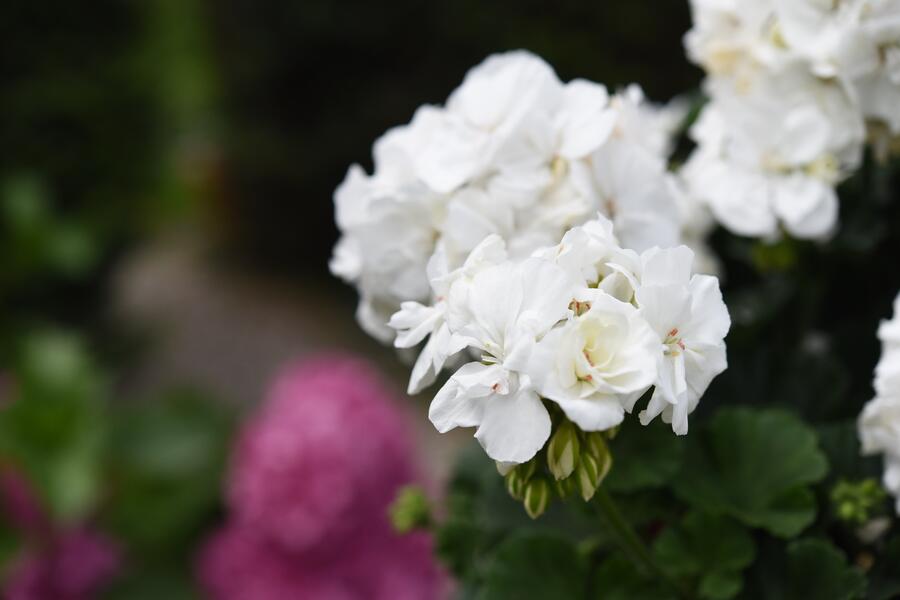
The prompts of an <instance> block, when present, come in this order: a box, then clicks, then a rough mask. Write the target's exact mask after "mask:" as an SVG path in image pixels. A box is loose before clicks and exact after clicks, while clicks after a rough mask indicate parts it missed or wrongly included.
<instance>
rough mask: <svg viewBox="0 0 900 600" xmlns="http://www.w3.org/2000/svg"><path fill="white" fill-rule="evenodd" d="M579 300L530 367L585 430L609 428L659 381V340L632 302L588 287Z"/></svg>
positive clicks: (535, 354)
mask: <svg viewBox="0 0 900 600" xmlns="http://www.w3.org/2000/svg"><path fill="white" fill-rule="evenodd" d="M575 303H576V308H575V310H574V312H573V313H572V314H570V316H569V318H568V320H567V321H566V323H565V324H564V325H562V326H560V327H556V328H554V329H553V330H551V331H550V332H549V333H547V334H546V335H545V336H544V337H543V338H542V339H541V340H540V341H539V342H538V344H537V346H536V347H535V350H534V352H533V354H532V356H531V361H530V364H529V372H530V373H531V376H532V378H533V379H534V380H535V383H536V385H537V388H538V390H539V391H540V393H541V395H543V396H545V397H546V398H549V399H550V400H553V401H554V402H556V403H557V404H559V406H560V408H562V410H563V412H565V413H566V416H567V417H569V419H571V420H572V421H573V422H574V423H575V424H576V425H578V426H579V427H580V428H581V429H582V430H584V431H604V430H606V429H610V428H611V427H615V426H616V425H618V424H619V423H621V422H622V419H623V417H624V413H625V410H628V411H629V412H630V411H631V409H632V408H633V406H634V403H635V401H637V399H638V398H639V397H640V396H641V394H643V393H644V392H645V391H646V390H647V389H648V388H649V387H650V385H652V384H653V381H654V380H655V379H656V350H657V347H658V345H659V343H658V342H657V340H656V337H655V336H654V334H653V332H652V331H651V330H650V328H649V326H648V325H647V322H646V321H645V320H644V319H643V318H641V316H640V313H639V312H638V310H637V309H636V308H635V307H634V306H632V305H631V304H629V303H626V302H622V301H620V300H616V299H615V298H613V297H612V296H610V295H608V294H606V293H604V292H602V291H600V290H585V291H584V292H583V293H582V294H581V295H579V297H578V298H577V299H576V301H575Z"/></svg>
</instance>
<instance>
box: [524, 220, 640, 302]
mask: <svg viewBox="0 0 900 600" xmlns="http://www.w3.org/2000/svg"><path fill="white" fill-rule="evenodd" d="M535 256H540V257H542V258H545V259H547V260H553V261H555V262H556V264H558V265H559V266H560V267H562V268H563V269H565V270H566V272H567V273H569V276H570V277H571V278H572V280H573V281H580V282H583V284H584V286H585V287H589V288H598V289H600V290H602V291H604V292H606V293H607V294H609V295H610V296H612V297H613V298H616V299H618V300H621V301H623V302H631V299H632V298H633V297H634V281H635V280H636V273H638V272H639V268H640V257H639V256H638V254H637V253H636V252H635V251H634V250H626V249H623V248H622V247H620V246H619V242H618V240H617V239H616V236H615V234H614V233H613V224H612V222H610V220H609V219H607V218H606V217H604V216H603V215H597V217H596V218H595V219H594V220H592V221H588V222H587V223H585V224H584V225H582V226H580V227H573V228H572V229H570V230H569V231H567V232H566V234H565V235H564V236H563V238H562V241H561V242H560V243H559V244H557V245H556V246H551V247H548V248H544V249H542V250H539V251H537V252H536V253H535Z"/></svg>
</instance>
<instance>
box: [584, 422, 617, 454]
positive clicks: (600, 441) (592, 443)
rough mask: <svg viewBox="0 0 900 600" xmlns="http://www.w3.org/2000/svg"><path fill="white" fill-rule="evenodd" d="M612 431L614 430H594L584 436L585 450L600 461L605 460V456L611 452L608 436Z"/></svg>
mask: <svg viewBox="0 0 900 600" xmlns="http://www.w3.org/2000/svg"><path fill="white" fill-rule="evenodd" d="M610 431H612V430H607V431H592V432H590V433H588V434H587V435H586V436H585V438H584V450H585V451H586V452H587V453H588V454H590V455H591V456H593V457H594V458H596V459H597V461H598V462H603V461H605V460H606V458H605V457H606V456H607V455H608V454H609V446H607V445H606V436H608V435H609V432H610Z"/></svg>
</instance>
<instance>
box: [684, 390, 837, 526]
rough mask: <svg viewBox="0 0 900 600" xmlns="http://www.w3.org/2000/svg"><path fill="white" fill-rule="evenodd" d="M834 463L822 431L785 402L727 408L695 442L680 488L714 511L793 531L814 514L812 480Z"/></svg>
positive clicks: (691, 441) (748, 522)
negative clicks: (783, 407)
mask: <svg viewBox="0 0 900 600" xmlns="http://www.w3.org/2000/svg"><path fill="white" fill-rule="evenodd" d="M827 470H828V462H827V460H826V459H825V455H824V454H823V453H822V452H821V451H820V450H819V448H818V446H817V443H816V435H815V433H814V432H813V431H812V430H811V429H810V428H809V427H807V426H806V425H805V424H804V423H803V422H802V421H800V420H799V419H797V418H796V417H794V416H792V415H790V414H789V413H786V412H783V411H780V410H773V409H767V410H753V409H749V408H744V407H741V408H728V409H723V410H720V411H719V412H718V414H716V416H715V417H714V418H713V419H712V420H711V422H710V423H709V424H708V425H707V426H706V427H705V428H704V429H702V430H701V431H700V432H697V433H695V434H693V435H692V436H691V437H690V439H689V443H688V449H687V452H686V456H685V461H684V467H683V469H682V471H681V473H679V475H678V477H676V478H675V479H674V480H673V486H674V489H675V492H676V494H677V495H678V496H679V497H680V498H681V499H682V500H684V501H685V502H687V503H688V504H691V505H693V506H695V507H697V508H700V509H702V510H704V511H706V512H709V513H713V514H728V515H730V516H733V517H734V518H736V519H738V520H739V521H741V522H742V523H744V524H746V525H750V526H753V527H762V528H764V529H767V530H768V531H770V532H771V533H772V534H773V535H777V536H781V537H791V536H794V535H796V534H798V533H799V532H800V531H802V530H803V528H805V527H806V526H807V525H809V524H810V523H811V522H812V521H813V519H814V518H815V510H816V504H815V498H814V497H813V494H812V492H811V491H810V490H809V488H808V487H807V486H808V484H811V483H814V482H817V481H820V480H821V479H822V478H823V477H824V476H825V474H826V472H827Z"/></svg>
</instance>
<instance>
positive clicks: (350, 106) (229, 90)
mask: <svg viewBox="0 0 900 600" xmlns="http://www.w3.org/2000/svg"><path fill="white" fill-rule="evenodd" d="M688 27H689V14H688V8H687V3H681V2H663V3H661V2H657V1H655V0H630V1H628V2H593V3H584V2H577V1H574V0H560V1H557V2H553V3H544V2H527V1H521V0H517V1H512V0H503V1H498V2H492V3H483V2H475V1H474V0H460V1H458V2H453V3H442V2H432V3H425V2H416V1H413V0H399V1H397V2H392V3H389V4H379V3H371V2H365V1H362V0H358V1H351V0H338V1H335V0H306V1H304V2H297V1H288V0H269V1H267V2H253V1H250V0H217V1H216V2H212V1H206V0H142V1H140V2H138V1H136V0H94V1H93V2H90V3H87V4H85V3H71V2H49V3H38V2H28V1H24V0H7V1H6V2H3V3H2V5H0V65H2V66H0V77H2V79H0V82H2V83H0V331H2V335H0V365H2V367H3V369H2V371H0V403H2V405H3V406H4V408H3V410H2V411H0V475H2V479H3V481H2V482H0V490H2V492H3V494H5V497H6V505H7V519H5V520H4V521H3V522H2V523H0V564H2V567H0V574H2V576H3V578H4V581H5V583H4V585H8V582H9V581H11V579H12V578H13V576H14V575H16V574H17V575H16V577H19V575H21V573H22V572H27V573H28V577H31V579H28V577H25V579H28V581H26V583H28V582H30V584H31V585H32V588H27V586H26V587H25V588H22V589H32V592H29V593H30V594H31V595H30V596H29V595H28V593H25V592H22V593H21V594H20V595H18V596H15V597H16V598H57V597H58V598H63V597H65V598H76V597H94V596H95V595H96V594H99V593H100V592H98V591H97V590H98V589H100V588H97V587H95V586H94V585H93V582H92V581H81V580H78V578H77V577H76V578H75V579H76V580H77V581H75V582H74V583H71V586H70V587H71V589H69V588H65V585H69V584H65V585H63V584H64V583H65V582H62V580H63V579H65V576H63V575H61V574H60V573H61V572H62V571H65V569H63V568H62V567H61V566H60V565H61V564H63V563H64V561H63V559H62V558H60V557H61V556H62V555H63V554H64V553H65V552H66V551H67V550H66V548H70V547H72V548H76V551H74V552H75V554H76V555H81V556H92V557H94V558H93V559H91V560H93V562H92V563H91V564H92V565H93V567H92V568H93V569H94V571H96V573H97V579H98V580H100V579H104V577H105V578H106V579H110V580H112V579H115V580H116V581H117V582H118V583H115V585H113V586H112V587H111V588H108V589H106V588H104V589H106V591H105V592H104V593H105V594H109V595H110V597H127V598H138V597H147V598H159V597H167V598H173V597H193V595H194V594H196V593H197V590H196V586H195V584H194V579H195V578H194V575H193V573H192V566H191V565H192V563H193V561H194V556H195V554H196V551H197V550H196V549H197V547H198V545H199V544H200V543H201V541H202V539H203V538H204V537H205V536H206V535H207V533H206V532H208V531H209V530H210V528H212V527H215V526H216V524H217V523H220V522H221V521H222V520H223V519H226V518H227V517H226V516H224V515H225V514H226V513H227V511H228V507H227V506H225V503H224V502H223V501H222V499H221V496H222V489H223V487H224V486H225V484H224V483H223V478H225V477H227V475H226V465H227V463H228V456H229V455H230V453H231V450H230V448H231V447H232V446H233V437H234V435H235V433H234V432H235V431H236V430H237V429H239V427H240V425H239V423H240V421H241V419H242V418H244V417H243V416H242V415H244V414H245V413H247V412H248V411H251V410H253V407H254V406H256V405H257V404H259V403H260V402H261V401H262V399H263V398H264V397H265V394H266V389H267V387H268V385H269V382H270V381H271V380H272V379H273V377H274V376H275V374H276V373H278V372H279V370H280V369H281V368H282V366H283V365H284V364H285V363H286V362H287V361H289V360H291V359H294V358H296V357H298V356H304V355H309V354H312V353H315V352H320V351H325V350H344V351H350V352H353V353H356V354H360V355H363V356H365V357H367V358H368V359H370V360H372V361H375V362H376V363H377V364H378V365H379V366H380V367H381V368H382V369H383V371H384V372H385V373H387V374H388V375H387V376H388V378H389V379H390V380H391V381H392V382H393V384H394V385H395V387H396V389H397V390H402V389H403V388H404V387H405V385H404V384H405V379H406V373H407V370H406V367H405V366H403V364H402V363H401V362H400V361H399V360H398V359H397V357H396V356H395V354H394V352H393V351H392V350H390V349H386V348H382V347H380V346H378V345H377V344H376V343H375V342H373V341H372V340H370V339H369V338H367V337H366V336H365V335H364V334H363V333H362V332H361V331H360V330H359V329H358V327H357V326H356V323H355V322H354V318H353V313H354V308H355V303H356V297H355V293H354V291H353V290H352V289H350V288H348V287H347V286H344V285H342V284H341V283H340V282H338V281H337V280H336V279H334V278H332V277H331V276H330V275H329V273H328V270H327V262H328V258H329V256H330V253H331V248H332V246H333V245H334V243H335V241H336V239H337V231H336V229H335V226H334V222H333V206H332V198H331V196H332V192H333V190H334V188H335V187H336V186H337V184H338V183H340V181H341V180H342V178H343V176H344V173H345V172H346V170H347V168H348V167H349V165H350V164H352V163H361V164H362V165H363V166H364V167H365V168H367V169H370V168H371V156H370V151H371V146H372V143H373V142H374V140H375V139H376V138H377V137H378V136H379V135H381V134H382V133H383V132H384V131H385V130H387V129H388V128H390V127H392V126H394V125H397V124H402V123H406V122H407V121H408V120H409V119H410V117H411V116H412V114H413V112H414V110H415V108H416V107H417V106H419V105H420V104H423V103H440V102H443V100H444V99H445V98H446V96H447V95H448V94H449V92H450V91H451V90H452V89H453V88H454V87H455V86H457V85H458V84H459V83H460V82H461V80H462V78H463V76H464V74H465V72H466V70H467V69H468V68H470V67H471V66H473V65H475V64H476V63H478V62H479V61H481V60H482V59H483V58H484V57H486V56H487V55H488V54H490V53H493V52H497V51H503V50H508V49H515V48H525V49H529V50H531V51H533V52H536V53H537V54H539V55H541V56H543V57H544V58H545V59H546V60H547V61H548V62H550V63H551V64H552V65H554V67H555V68H556V69H557V71H558V73H559V75H560V77H561V78H562V79H564V80H568V79H572V78H575V77H584V78H587V79H591V80H594V81H599V82H604V83H606V84H607V85H608V86H610V87H612V88H615V87H619V86H623V85H625V84H627V83H630V82H634V81H637V82H641V83H642V84H643V86H644V88H645V91H646V92H647V94H648V96H649V97H650V98H651V99H653V100H657V101H665V100H668V99H670V98H671V97H673V96H674V95H676V94H680V93H683V92H686V91H690V90H692V89H694V88H696V86H697V84H698V82H699V79H700V72H699V71H698V70H696V69H695V68H693V67H692V66H691V65H689V63H688V62H687V61H686V60H685V58H684V53H683V50H682V46H681V37H682V35H683V33H684V32H685V31H686V30H687V29H688ZM403 401H404V402H406V403H408V404H409V407H410V408H409V410H412V411H415V412H417V413H419V418H417V419H413V420H412V421H410V422H413V423H416V426H415V431H414V432H413V433H412V435H413V437H414V439H415V440H416V443H417V444H419V447H420V448H421V454H422V456H423V457H424V459H423V461H422V462H423V463H424V464H422V465H420V468H422V469H423V470H424V471H425V472H427V473H428V477H427V478H426V479H427V480H428V483H430V484H431V485H434V486H437V485H439V484H440V483H441V481H442V480H443V479H444V478H445V477H446V475H447V473H448V469H449V465H450V463H451V461H452V457H453V454H454V451H455V448H457V447H458V446H459V445H460V444H461V443H464V442H465V441H466V440H468V439H469V434H470V432H463V433H461V434H460V435H458V436H455V437H454V436H450V437H439V436H438V435H437V434H436V433H434V432H433V431H432V430H431V428H430V426H429V425H428V423H427V420H426V419H424V418H422V417H421V414H424V412H425V410H426V405H427V402H426V399H425V398H418V399H411V400H410V399H406V398H404V400H403ZM85 532H88V533H85ZM90 532H100V533H102V535H107V536H111V537H112V538H113V539H114V542H113V543H112V547H114V548H116V550H115V551H113V550H110V549H109V548H108V547H107V546H109V545H108V544H107V546H104V544H106V542H104V541H102V540H101V541H98V540H96V539H94V538H91V537H90V536H91V535H94V533H90ZM79 536H80V537H79ZM84 536H87V537H86V538H85V537H84ZM104 539H105V538H104ZM79 544H80V545H79ZM92 544H93V545H92ZM104 548H105V549H104ZM38 559H40V560H43V562H40V560H38ZM29 561H31V562H29ZM35 561H37V562H35ZM54 561H55V562H54ZM123 564H124V565H125V566H124V567H122V566H121V565H123ZM22 565H32V566H34V565H37V566H35V567H34V568H33V569H32V570H31V571H28V569H27V568H25V567H23V566H22ZM41 565H43V566H41ZM47 565H50V566H49V567H48V566H47ZM116 565H118V566H116ZM114 566H116V568H113V567H114ZM23 569H24V570H23ZM60 569H62V571H60ZM76 571H79V572H80V571H84V572H87V571H90V569H88V568H87V567H84V568H82V567H79V568H78V569H76ZM94 571H92V572H94ZM113 571H116V572H120V573H125V575H124V576H122V575H119V576H117V578H112V577H111V576H109V575H108V573H112V572H113ZM70 575H71V573H70ZM101 575H103V577H101ZM41 577H43V578H44V579H45V580H47V579H49V580H52V581H50V582H49V583H48V582H47V581H43V582H41ZM20 579H21V577H20ZM67 581H68V580H67ZM61 582H62V583H61ZM35 586H37V587H35ZM41 586H43V587H41ZM60 586H62V587H60ZM79 586H80V587H79ZM63 588H65V589H63ZM34 590H39V591H37V592H35V591H34ZM79 594H81V595H79ZM10 597H13V596H12V593H11V592H10Z"/></svg>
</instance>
